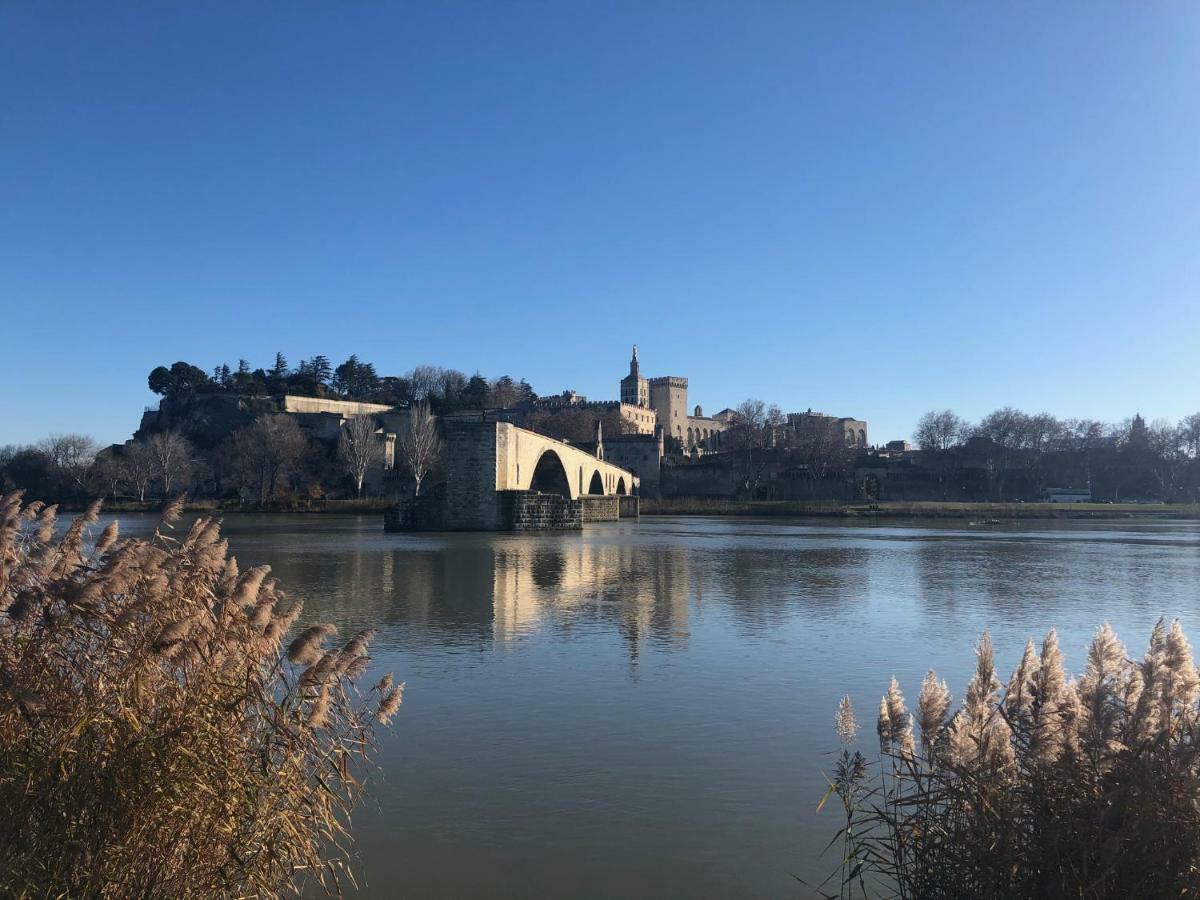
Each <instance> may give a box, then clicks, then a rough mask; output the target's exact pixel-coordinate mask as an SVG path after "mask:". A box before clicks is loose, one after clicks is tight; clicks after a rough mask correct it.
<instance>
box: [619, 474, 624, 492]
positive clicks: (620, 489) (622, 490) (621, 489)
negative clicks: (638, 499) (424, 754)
mask: <svg viewBox="0 0 1200 900" xmlns="http://www.w3.org/2000/svg"><path fill="white" fill-rule="evenodd" d="M617 493H618V494H624V493H625V476H624V475H622V476H621V477H620V478H618V479H617Z"/></svg>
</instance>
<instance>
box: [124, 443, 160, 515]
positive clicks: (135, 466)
mask: <svg viewBox="0 0 1200 900" xmlns="http://www.w3.org/2000/svg"><path fill="white" fill-rule="evenodd" d="M121 456H122V459H123V461H124V463H125V470H126V472H127V473H128V478H129V484H130V486H132V487H133V489H134V490H135V491H137V495H138V500H140V501H142V502H145V500H146V491H147V489H148V488H149V487H150V482H151V481H153V480H154V451H152V450H151V449H150V447H149V445H148V444H147V443H146V442H145V441H134V442H133V443H132V444H129V445H128V446H127V447H125V448H124V450H122V451H121Z"/></svg>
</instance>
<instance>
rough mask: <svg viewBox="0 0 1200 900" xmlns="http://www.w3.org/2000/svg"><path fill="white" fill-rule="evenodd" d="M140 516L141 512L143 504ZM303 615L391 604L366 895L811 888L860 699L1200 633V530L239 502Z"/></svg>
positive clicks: (250, 549)
mask: <svg viewBox="0 0 1200 900" xmlns="http://www.w3.org/2000/svg"><path fill="white" fill-rule="evenodd" d="M122 518H123V519H133V520H134V521H131V522H129V523H128V524H129V526H130V527H128V528H127V529H126V530H127V533H136V532H137V531H139V530H142V528H144V527H146V522H145V520H142V521H137V519H138V517H122ZM225 531H226V534H227V536H228V537H229V539H230V542H231V545H232V549H233V551H234V552H235V553H236V554H237V556H238V558H239V561H240V562H241V563H242V565H243V568H244V567H246V566H249V565H255V564H258V563H264V562H265V563H269V564H270V565H271V566H272V567H273V570H274V574H275V575H276V576H277V577H278V578H280V580H281V582H282V584H283V586H284V587H285V588H286V589H287V590H288V592H289V594H290V595H291V596H293V597H296V598H300V599H303V600H304V601H305V604H306V607H305V609H306V614H305V617H304V618H305V620H306V621H325V620H328V621H333V622H335V623H336V624H338V625H339V627H340V628H341V629H342V632H343V633H346V632H349V631H351V630H353V629H356V628H360V627H364V626H367V625H374V626H377V627H378V628H379V635H378V637H377V639H376V641H375V643H374V645H373V656H374V667H375V668H376V669H377V670H379V671H387V670H391V671H394V672H395V673H396V676H397V678H399V679H402V680H406V681H407V682H408V691H407V693H406V695H405V705H404V707H403V709H402V711H401V713H400V715H399V716H398V717H397V718H396V720H395V723H394V725H393V726H392V727H391V728H390V729H387V730H385V731H384V732H383V734H382V735H381V739H380V750H379V753H378V755H377V759H378V762H379V763H380V764H381V766H382V770H383V771H382V773H381V774H380V775H379V776H378V777H376V778H375V780H374V781H373V784H372V792H371V799H370V800H369V802H368V803H367V805H366V806H365V807H364V808H362V809H360V810H359V811H358V812H357V813H356V815H355V819H354V833H355V835H356V838H357V852H358V853H359V854H360V856H361V859H360V865H359V867H358V873H359V878H360V881H361V891H360V896H365V897H392V896H397V895H399V896H412V897H453V898H471V897H488V898H496V897H514V898H515V897H522V898H524V897H547V896H571V897H665V896H671V897H714V898H715V897H730V896H738V897H764V898H765V897H772V898H774V897H786V896H790V897H807V896H813V895H814V892H813V890H812V889H811V888H808V887H805V885H804V884H803V883H801V882H800V881H798V880H797V878H801V879H805V880H806V881H808V882H810V883H811V882H814V881H820V880H821V879H822V878H823V877H824V876H825V875H826V874H827V873H828V871H830V869H831V868H834V867H836V859H835V858H834V857H833V856H832V855H826V856H822V855H821V849H822V848H823V847H824V846H825V844H826V843H827V842H828V841H829V839H830V837H831V836H832V835H833V833H834V831H835V830H836V828H837V822H836V816H835V814H833V813H832V812H830V811H827V812H826V813H824V814H817V812H816V805H817V801H818V800H819V799H820V797H821V794H822V792H823V790H824V780H823V776H822V771H823V769H827V768H828V767H829V765H830V763H831V757H830V755H829V754H830V753H831V752H832V751H834V750H835V749H836V748H837V737H836V735H835V734H834V730H833V715H834V711H835V707H836V705H837V702H838V700H839V698H840V697H841V696H842V695H843V694H847V693H848V694H849V695H850V697H851V698H852V700H853V702H854V705H855V707H856V709H857V710H858V711H859V713H860V719H861V720H862V722H863V725H864V731H865V733H866V734H867V736H868V739H867V740H866V742H865V743H866V744H867V745H870V743H871V739H873V734H874V722H873V716H874V713H875V711H876V710H877V708H878V703H879V695H880V694H881V693H882V691H883V690H884V689H886V687H887V682H888V679H889V677H890V676H892V675H893V674H894V675H895V676H896V677H897V678H898V679H899V680H900V683H901V686H902V687H903V689H904V690H905V693H906V695H907V696H908V697H909V700H910V705H915V701H916V694H917V692H918V690H919V687H920V683H921V679H922V677H923V676H924V674H925V671H926V669H927V668H928V667H930V666H933V667H935V668H936V669H937V670H938V672H939V674H941V675H942V676H944V677H946V678H948V679H949V681H950V686H951V690H952V691H954V694H955V697H956V699H958V698H961V695H962V692H963V689H964V687H965V685H966V681H967V679H968V677H969V674H970V671H971V668H972V666H973V663H974V658H973V655H972V645H973V642H974V641H975V639H976V638H977V637H978V635H979V633H980V632H981V631H983V630H984V629H988V630H989V631H990V632H991V634H992V637H993V640H994V642H995V644H996V651H997V660H998V666H999V668H1000V669H1001V677H1002V678H1005V679H1006V678H1007V676H1008V672H1009V671H1010V670H1011V668H1012V666H1013V665H1014V664H1015V663H1016V661H1017V659H1018V657H1019V655H1020V651H1021V647H1022V645H1023V644H1024V642H1025V640H1026V638H1027V637H1030V636H1033V637H1035V638H1037V639H1039V640H1040V638H1041V636H1042V635H1043V633H1044V631H1045V629H1046V628H1047V627H1049V626H1057V627H1058V629H1059V635H1060V639H1061V642H1062V646H1063V650H1064V653H1065V654H1066V657H1067V663H1068V665H1069V667H1070V668H1071V669H1073V670H1075V671H1078V670H1081V669H1082V667H1083V663H1084V650H1085V647H1086V645H1087V642H1088V641H1089V640H1090V637H1091V634H1092V631H1093V630H1094V628H1095V627H1096V626H1097V625H1099V624H1100V622H1101V621H1104V620H1107V621H1109V622H1110V623H1112V625H1113V627H1114V628H1116V629H1117V631H1118V633H1119V634H1120V635H1121V637H1122V638H1123V639H1125V640H1126V642H1127V643H1128V645H1129V648H1130V651H1131V653H1132V654H1134V655H1136V656H1140V655H1141V654H1142V653H1143V652H1144V650H1145V640H1146V636H1147V635H1148V634H1149V631H1150V628H1151V626H1152V625H1153V624H1154V621H1155V619H1157V618H1158V616H1160V615H1163V616H1167V617H1172V616H1179V617H1181V618H1182V619H1183V621H1184V625H1185V628H1188V629H1189V630H1190V631H1191V633H1192V637H1193V639H1195V640H1200V627H1198V626H1200V615H1198V614H1197V610H1198V608H1200V605H1198V603H1197V600H1198V596H1200V594H1198V589H1200V523H1190V522H1165V521H1163V522H1155V521H1147V520H1140V519H1139V520H1127V521H1124V522H1115V523H1096V522H1080V523H1072V522H1061V521H1057V522H1045V523H1038V522H1021V523H1014V524H1012V525H1001V526H982V525H981V526H974V525H966V524H958V523H956V524H955V525H954V526H952V527H946V526H944V525H943V524H942V523H937V524H936V525H930V524H894V523H889V524H886V525H880V526H862V525H843V524H835V523H830V522H826V521H821V522H818V523H814V522H811V521H779V520H769V521H765V520H748V519H716V518H685V517H679V518H668V517H663V518H646V519H643V520H642V521H641V522H639V523H635V522H628V521H624V522H621V523H613V524H606V525H596V526H588V527H587V528H586V529H585V530H584V532H583V533H582V534H579V533H574V534H537V535H504V534H457V535H396V534H384V533H383V532H382V530H381V525H380V520H379V518H378V517H376V516H361V517H360V516H319V515H310V516H250V515H238V516H230V517H228V518H227V520H226V528H225Z"/></svg>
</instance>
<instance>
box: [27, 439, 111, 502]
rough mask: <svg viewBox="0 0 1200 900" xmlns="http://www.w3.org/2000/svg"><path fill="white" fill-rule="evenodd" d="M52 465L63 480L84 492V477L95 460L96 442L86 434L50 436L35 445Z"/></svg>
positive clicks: (85, 487) (85, 485) (85, 486)
mask: <svg viewBox="0 0 1200 900" xmlns="http://www.w3.org/2000/svg"><path fill="white" fill-rule="evenodd" d="M37 449H38V450H40V451H41V452H42V453H44V454H45V455H46V456H47V457H48V458H49V459H50V461H51V463H53V464H54V468H55V469H57V470H58V472H59V474H60V475H61V476H62V478H63V480H65V481H67V482H69V483H70V484H71V485H72V486H73V487H75V488H78V489H82V490H86V489H87V484H86V483H85V482H86V477H87V472H88V468H89V467H90V466H91V464H92V460H94V459H95V458H96V449H97V448H96V442H95V441H94V440H92V439H91V438H90V437H88V436H87V435H86V434H52V435H50V436H49V437H48V438H46V439H45V440H43V441H41V442H40V443H39V444H38V445H37Z"/></svg>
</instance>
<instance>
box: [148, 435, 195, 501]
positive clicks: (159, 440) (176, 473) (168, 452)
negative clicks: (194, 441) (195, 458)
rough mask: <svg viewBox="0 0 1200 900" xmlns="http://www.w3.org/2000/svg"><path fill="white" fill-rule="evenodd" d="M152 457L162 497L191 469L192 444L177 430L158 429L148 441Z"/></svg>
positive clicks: (166, 495) (167, 495)
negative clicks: (160, 485)
mask: <svg viewBox="0 0 1200 900" xmlns="http://www.w3.org/2000/svg"><path fill="white" fill-rule="evenodd" d="M148 444H149V447H150V452H151V454H152V455H153V458H154V474H155V476H156V477H157V478H158V480H159V482H160V483H161V484H162V492H163V496H164V497H169V496H171V489H172V488H173V487H176V488H177V487H178V486H179V484H180V483H181V482H183V481H184V480H185V479H186V478H187V477H188V475H189V474H190V473H191V471H192V455H193V450H192V445H191V443H190V442H189V441H188V439H187V438H185V437H184V436H183V435H182V434H180V433H179V432H178V431H159V432H156V433H154V434H152V435H150V440H149V441H148Z"/></svg>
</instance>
